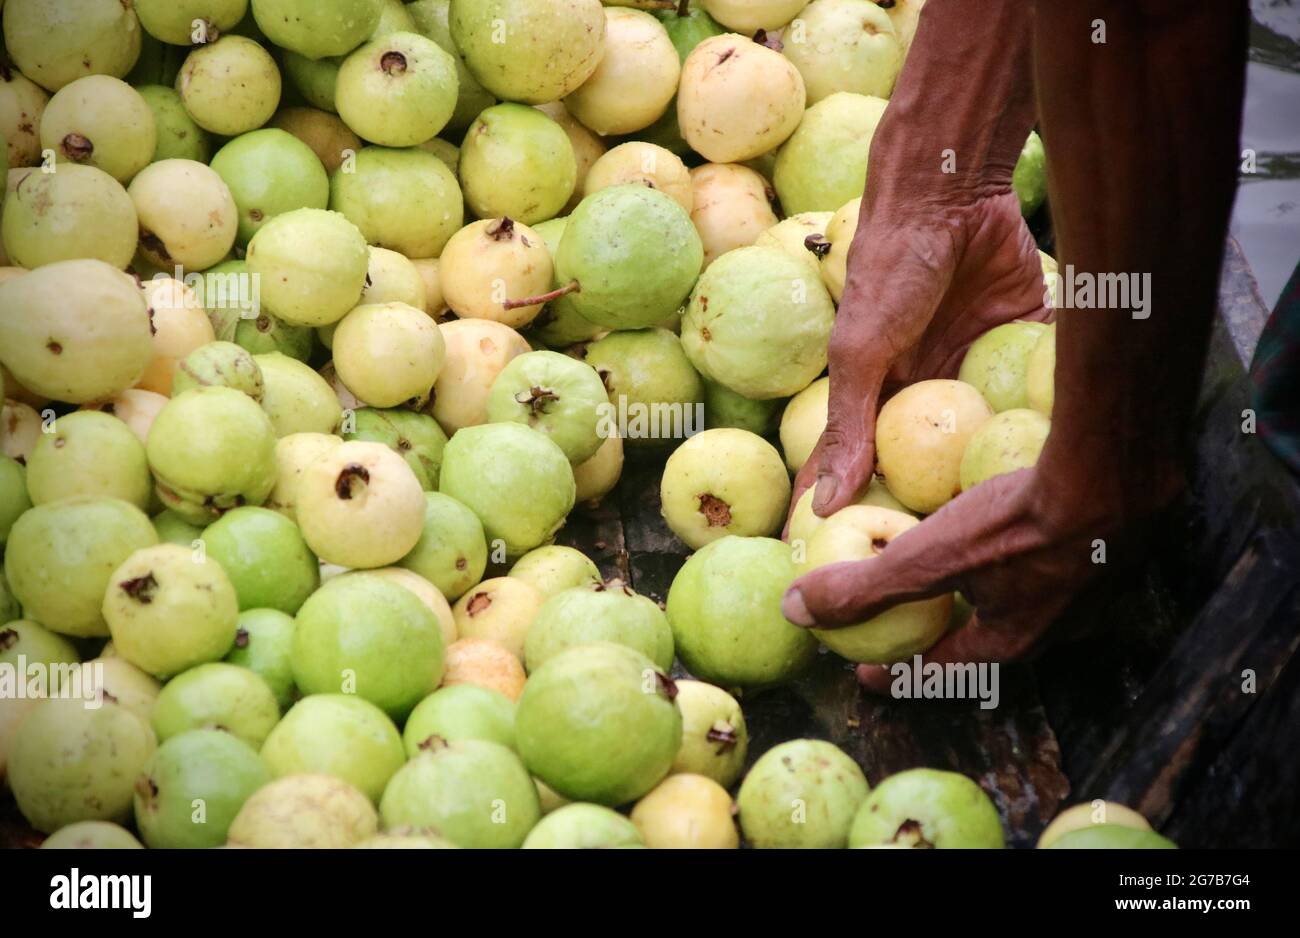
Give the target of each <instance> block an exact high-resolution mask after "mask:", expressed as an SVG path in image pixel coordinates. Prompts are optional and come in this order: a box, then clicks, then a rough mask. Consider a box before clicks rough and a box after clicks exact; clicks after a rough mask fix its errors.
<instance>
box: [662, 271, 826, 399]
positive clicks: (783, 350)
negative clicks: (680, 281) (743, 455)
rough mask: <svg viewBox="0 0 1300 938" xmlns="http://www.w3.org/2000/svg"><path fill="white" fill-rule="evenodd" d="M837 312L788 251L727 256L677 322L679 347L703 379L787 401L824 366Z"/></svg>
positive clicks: (705, 278)
mask: <svg viewBox="0 0 1300 938" xmlns="http://www.w3.org/2000/svg"><path fill="white" fill-rule="evenodd" d="M834 318H835V306H834V304H833V303H832V302H831V298H830V296H829V295H828V294H827V293H826V288H825V287H824V286H823V285H822V283H821V281H820V279H818V278H815V277H813V275H812V274H811V273H810V271H809V269H808V268H807V267H806V266H805V265H803V264H802V263H800V262H799V261H797V260H795V259H794V258H793V257H791V256H790V255H789V254H787V253H786V252H785V251H782V250H780V249H778V248H770V247H756V246H755V247H746V248H737V249H736V250H734V251H729V252H728V253H727V254H724V255H723V256H722V257H720V258H719V259H718V260H717V261H715V262H714V263H713V264H712V265H710V267H709V268H708V270H706V271H705V272H704V274H703V275H702V276H701V277H700V280H699V283H697V284H696V286H695V291H694V293H693V294H692V295H691V302H690V305H689V306H688V307H687V310H686V315H685V316H684V317H683V318H682V348H683V350H684V351H685V352H686V356H687V358H689V359H690V360H691V364H693V365H694V366H695V367H696V368H697V369H698V370H699V371H700V373H701V374H703V375H704V376H705V377H706V378H710V379H712V380H714V381H717V382H719V383H720V384H723V385H726V386H727V387H728V388H730V389H731V390H733V391H735V392H737V393H738V394H742V395H744V396H745V397H750V398H754V399H757V400H764V399H770V398H774V397H786V396H789V395H791V394H794V393H796V392H798V391H801V390H803V389H804V388H805V387H807V386H808V385H809V384H810V383H811V382H812V381H813V380H814V379H815V378H816V377H817V376H818V375H819V374H820V373H821V371H822V369H823V368H825V367H826V349H827V344H828V342H829V340H830V330H831V325H832V323H833V322H834Z"/></svg>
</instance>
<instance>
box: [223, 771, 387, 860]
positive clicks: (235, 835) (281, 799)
mask: <svg viewBox="0 0 1300 938" xmlns="http://www.w3.org/2000/svg"><path fill="white" fill-rule="evenodd" d="M378 829H379V814H378V812H377V811H375V806H374V804H372V803H371V801H370V799H369V798H367V797H366V796H365V795H364V794H363V793H362V792H360V791H357V789H355V788H353V787H352V786H351V785H349V784H348V783H347V782H345V781H343V780H341V779H337V778H333V777H331V776H328V775H288V776H285V777H284V778H278V779H276V780H275V781H273V782H271V783H270V784H268V785H263V786H262V787H261V788H259V789H258V790H257V791H255V792H254V793H253V795H252V796H251V797H250V798H249V799H248V800H247V801H245V802H244V806H243V807H242V808H240V809H239V814H237V815H235V820H234V821H233V822H231V825H230V831H229V835H228V837H229V839H228V842H227V846H231V847H254V848H262V849H291V850H303V849H327V850H328V849H334V850H337V849H340V848H343V847H351V846H353V845H354V844H357V843H360V842H361V841H363V840H365V839H366V838H368V837H373V836H374V835H375V833H376V832H377V831H378Z"/></svg>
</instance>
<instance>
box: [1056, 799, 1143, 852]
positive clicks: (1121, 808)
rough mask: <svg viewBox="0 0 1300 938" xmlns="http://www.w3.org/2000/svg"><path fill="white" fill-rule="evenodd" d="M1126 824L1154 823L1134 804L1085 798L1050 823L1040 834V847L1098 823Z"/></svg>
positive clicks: (1138, 827)
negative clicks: (1087, 799)
mask: <svg viewBox="0 0 1300 938" xmlns="http://www.w3.org/2000/svg"><path fill="white" fill-rule="evenodd" d="M1102 825H1108V826H1113V827H1127V828H1131V829H1132V830H1138V831H1150V830H1151V824H1150V823H1149V822H1148V821H1147V819H1146V818H1144V817H1143V816H1142V815H1140V814H1138V813H1137V812H1136V811H1134V810H1133V809H1132V808H1129V807H1127V806H1125V805H1122V804H1118V803H1116V802H1114V801H1102V800H1100V799H1096V800H1094V801H1085V802H1083V803H1082V804H1076V805H1074V806H1073V807H1070V808H1066V809H1065V810H1064V811H1062V812H1061V813H1060V814H1058V815H1057V816H1056V817H1055V818H1053V819H1052V823H1050V824H1048V825H1047V827H1046V828H1044V829H1043V832H1042V833H1041V834H1040V835H1039V836H1038V844H1037V846H1038V848H1039V849H1040V850H1042V849H1044V848H1047V847H1050V846H1052V845H1053V844H1055V843H1056V842H1057V841H1058V840H1060V839H1061V838H1062V837H1064V836H1066V835H1067V834H1073V833H1074V832H1075V831H1079V830H1090V829H1093V828H1095V827H1098V826H1102Z"/></svg>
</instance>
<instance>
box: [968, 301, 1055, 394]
mask: <svg viewBox="0 0 1300 938" xmlns="http://www.w3.org/2000/svg"><path fill="white" fill-rule="evenodd" d="M1046 331H1047V325H1046V323H1041V322H1008V323H1003V324H1002V325H1000V326H994V327H993V328H992V329H990V330H989V331H988V332H986V333H984V334H983V335H982V336H980V337H979V338H978V339H976V340H975V341H974V342H972V343H971V347H970V349H969V350H968V351H967V352H966V356H965V357H964V358H963V359H962V360H961V369H960V370H959V371H958V372H957V379H958V380H959V381H965V382H966V383H967V384H969V385H973V386H974V388H975V390H977V391H979V392H980V394H982V395H984V399H985V400H986V401H988V402H989V405H990V406H991V407H992V408H993V410H994V411H1004V410H1011V409H1013V408H1025V407H1028V406H1029V356H1030V353H1032V352H1033V350H1034V346H1035V345H1036V344H1037V342H1038V340H1039V339H1040V338H1042V336H1043V334H1044V333H1045V332H1046Z"/></svg>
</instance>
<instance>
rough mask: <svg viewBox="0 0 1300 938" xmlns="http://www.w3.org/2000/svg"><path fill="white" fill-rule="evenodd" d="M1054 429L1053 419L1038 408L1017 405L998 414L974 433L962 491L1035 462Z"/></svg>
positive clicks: (966, 454) (963, 460) (964, 459)
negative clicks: (1048, 417)
mask: <svg viewBox="0 0 1300 938" xmlns="http://www.w3.org/2000/svg"><path fill="white" fill-rule="evenodd" d="M1051 429H1052V422H1051V421H1050V420H1048V419H1047V418H1046V417H1044V416H1043V415H1042V414H1040V413H1039V412H1038V411H1036V410H1028V409H1025V408H1016V409H1013V410H1004V411H1002V413H1000V414H994V415H993V416H992V417H990V418H989V419H988V420H986V421H984V423H983V424H982V425H981V426H980V428H979V429H978V430H976V431H975V432H974V434H972V435H971V438H970V442H968V443H967V444H966V451H965V452H964V453H962V457H961V468H960V472H961V489H962V491H963V492H964V491H966V490H967V489H969V488H973V487H974V486H976V485H979V483H981V482H983V481H984V480H986V479H991V478H993V477H994V476H998V475H1002V474H1003V473H1007V472H1015V471H1016V470H1017V469H1027V468H1028V467H1030V466H1032V465H1034V463H1036V462H1038V454H1039V453H1040V452H1042V449H1043V444H1044V443H1045V442H1047V434H1048V433H1049V432H1051Z"/></svg>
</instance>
